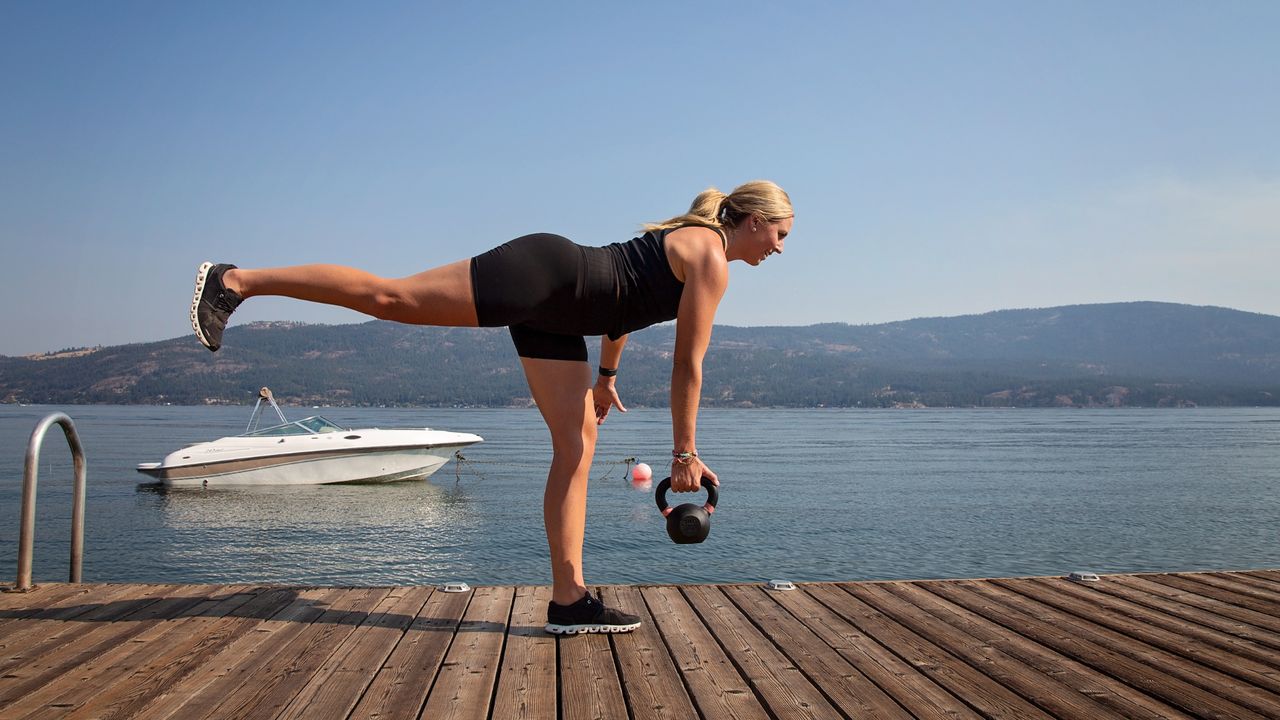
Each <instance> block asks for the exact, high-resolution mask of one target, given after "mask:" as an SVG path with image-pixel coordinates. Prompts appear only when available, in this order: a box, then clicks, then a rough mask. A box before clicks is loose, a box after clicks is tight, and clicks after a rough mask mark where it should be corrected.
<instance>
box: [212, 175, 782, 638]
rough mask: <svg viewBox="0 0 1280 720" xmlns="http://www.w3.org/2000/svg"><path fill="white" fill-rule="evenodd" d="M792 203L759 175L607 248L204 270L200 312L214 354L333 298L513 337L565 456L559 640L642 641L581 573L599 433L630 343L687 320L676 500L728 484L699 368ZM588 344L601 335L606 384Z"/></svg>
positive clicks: (552, 523) (555, 502)
mask: <svg viewBox="0 0 1280 720" xmlns="http://www.w3.org/2000/svg"><path fill="white" fill-rule="evenodd" d="M792 217H793V212H792V209H791V200H790V198H789V197H788V196H787V194H786V193H785V192H783V190H782V189H781V188H779V187H778V186H777V185H775V184H773V183H771V182H768V181H764V180H758V181H754V182H750V183H747V184H745V185H742V186H741V187H738V188H737V189H735V190H734V191H733V192H732V193H730V194H728V195H725V194H724V193H722V192H720V191H719V190H716V189H714V188H712V189H709V190H706V191H704V192H702V193H700V194H699V195H698V196H697V198H695V199H694V201H693V205H692V206H690V208H689V212H687V213H685V214H684V215H681V216H679V217H674V218H671V219H670V220H667V221H666V222H663V223H657V224H654V225H646V226H645V234H644V235H643V236H641V237H638V238H635V239H633V240H631V241H630V242H626V243H615V244H613V245H609V246H607V247H602V248H597V247H582V246H579V245H576V244H574V243H572V242H570V241H569V240H567V239H565V238H562V237H559V236H557V235H545V234H542V235H526V236H524V237H521V238H517V239H515V240H512V241H511V242H509V243H507V244H505V245H502V246H500V247H497V248H494V249H493V250H490V251H489V252H487V253H484V254H483V255H478V256H476V257H474V258H471V259H470V260H462V261H459V262H456V263H453V264H450V265H445V266H443V267H438V268H435V269H434V270H428V271H426V272H423V273H419V274H417V275H412V276H409V277H406V278H399V279H388V278H381V277H377V276H374V275H371V274H369V273H366V272H363V271H361V270H355V269H352V268H347V267H340V266H336V265H302V266H296V267H287V268H276V269H269V270H247V269H241V268H237V267H236V266H234V265H212V264H210V263H204V264H203V265H201V266H200V271H199V274H198V275H197V277H196V292H195V296H194V298H193V299H192V302H191V322H192V326H193V328H194V329H195V332H196V336H197V337H198V338H199V339H200V341H201V342H202V343H204V345H205V346H206V347H208V348H209V349H210V350H215V351H216V350H217V349H218V347H219V346H220V345H221V342H222V331H223V328H225V327H226V323H227V319H228V317H229V316H230V315H231V313H232V312H233V311H234V310H235V309H236V307H237V306H238V305H239V304H240V303H241V302H242V301H243V300H245V299H248V298H251V297H254V296H257V295H282V296H285V297H291V298H297V299H299V300H309V301H312V302H322V303H329V304H332V305H341V306H342V307H347V308H351V309H352V310H357V311H360V312H363V313H366V314H368V315H372V316H373V317H376V318H380V319H383V320H394V321H397V322H402V323H412V324H417V325H441V326H454V327H499V326H507V327H509V328H510V331H511V337H512V340H513V341H514V342H515V346H516V351H517V353H518V354H519V356H520V363H521V365H522V366H523V367H524V373H525V378H526V379H527V380H528V383H529V389H530V391H531V393H532V396H533V400H534V402H535V403H537V405H538V410H539V411H540V412H541V413H542V418H543V420H544V421H545V422H546V423H547V428H548V429H550V431H551V444H552V450H553V452H552V460H551V470H550V472H549V473H548V475H547V485H546V490H545V493H544V496H543V519H544V522H545V524H546V530H547V543H548V545H549V546H550V550H551V576H552V595H551V602H550V604H549V606H548V609H547V626H546V629H547V631H548V632H552V633H579V632H629V631H631V630H634V629H636V628H637V627H639V626H640V621H639V618H637V617H636V616H634V615H629V614H626V613H622V612H619V611H617V610H615V609H611V608H606V607H605V606H604V604H603V602H602V600H600V599H599V598H593V597H591V595H590V593H588V592H587V587H586V583H585V582H584V581H583V578H582V541H583V533H584V529H585V524H586V509H587V479H588V473H589V471H590V469H591V459H592V456H593V454H594V453H595V445H596V426H597V425H598V424H600V423H603V422H604V420H605V417H606V416H607V415H608V414H609V410H610V409H611V408H614V407H616V408H618V410H619V411H622V412H626V409H625V408H624V407H623V406H622V402H621V400H620V399H619V397H618V393H617V390H616V388H615V385H614V383H615V375H617V369H618V364H619V360H620V359H621V357H622V349H623V347H624V346H625V345H626V342H627V333H630V332H631V331H633V330H639V329H640V328H643V327H647V326H649V325H652V324H654V323H658V322H663V321H667V320H673V319H674V320H675V321H676V347H675V355H674V365H673V369H672V372H671V424H672V434H673V439H674V448H673V450H672V467H671V489H672V490H674V491H676V492H693V491H696V490H698V489H699V487H700V483H701V481H702V480H706V481H708V482H711V483H713V484H717V485H718V484H719V480H718V479H717V478H716V475H715V473H714V472H712V471H711V470H710V468H708V467H707V466H706V465H705V464H704V463H703V462H702V460H701V459H700V458H699V457H698V452H697V444H696V442H695V430H696V425H697V415H698V400H699V397H700V393H701V388H702V358H703V355H705V354H706V351H707V345H708V343H709V342H710V340H711V326H712V322H713V320H714V318H715V313H716V307H717V306H718V305H719V303H720V298H721V297H723V295H724V292H725V288H726V287H727V285H728V281H729V276H728V263H729V261H732V260H742V261H744V262H746V263H748V264H750V265H759V264H760V263H761V262H763V261H764V260H765V258H767V257H769V256H770V255H772V254H774V253H781V252H782V247H783V240H784V239H785V238H786V236H787V234H788V233H789V232H791V224H792ZM584 335H602V336H603V337H602V338H601V345H600V368H599V374H598V376H597V378H596V380H595V383H594V385H593V384H592V382H591V371H590V368H589V367H588V365H587V346H586V341H585V340H584V338H583V336H584Z"/></svg>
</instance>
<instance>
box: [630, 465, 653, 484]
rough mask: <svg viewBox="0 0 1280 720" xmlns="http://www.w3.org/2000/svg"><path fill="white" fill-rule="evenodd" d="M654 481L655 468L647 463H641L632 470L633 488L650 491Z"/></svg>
mask: <svg viewBox="0 0 1280 720" xmlns="http://www.w3.org/2000/svg"><path fill="white" fill-rule="evenodd" d="M651 480H653V468H651V467H649V466H648V465H646V464H645V463H639V464H638V465H636V466H635V467H633V468H631V487H633V488H635V489H636V490H648V489H649V486H650V485H651V483H650V481H651Z"/></svg>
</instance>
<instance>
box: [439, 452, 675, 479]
mask: <svg viewBox="0 0 1280 720" xmlns="http://www.w3.org/2000/svg"><path fill="white" fill-rule="evenodd" d="M453 459H454V464H453V476H454V481H455V482H462V475H463V472H464V471H465V472H466V473H467V474H468V475H474V476H475V477H477V478H479V479H480V480H486V479H487V478H486V477H485V473H484V469H483V468H482V467H480V466H482V465H492V466H494V469H495V470H498V469H503V470H505V469H508V468H509V469H520V470H541V471H543V472H546V470H547V464H546V463H525V462H511V461H507V460H472V459H471V458H469V457H467V456H465V455H463V454H462V451H461V450H455V451H454V453H453ZM638 462H639V460H638V459H637V458H635V457H625V458H619V459H617V460H606V461H603V464H604V470H603V472H602V473H601V474H600V475H599V476H597V477H596V478H594V480H595V481H597V482H599V481H602V480H608V479H610V477H611V476H612V475H613V473H614V471H615V470H617V469H618V468H619V467H622V468H623V473H622V479H623V480H626V479H628V478H629V477H630V475H631V467H632V466H633V465H635V464H637V463H638ZM593 466H594V464H593ZM667 467H670V463H668V464H667Z"/></svg>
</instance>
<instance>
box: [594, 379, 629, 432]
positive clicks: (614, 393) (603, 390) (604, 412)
mask: <svg viewBox="0 0 1280 720" xmlns="http://www.w3.org/2000/svg"><path fill="white" fill-rule="evenodd" d="M591 398H592V401H593V402H594V403H595V407H596V424H597V425H601V424H603V423H604V419H605V417H607V416H608V415H609V408H614V407H616V408H618V412H626V411H627V409H626V408H625V407H623V406H622V400H621V399H619V398H618V390H617V388H616V387H614V379H613V378H611V377H605V376H603V375H599V376H597V377H596V384H595V386H594V387H592V388H591Z"/></svg>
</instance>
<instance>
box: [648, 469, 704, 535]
mask: <svg viewBox="0 0 1280 720" xmlns="http://www.w3.org/2000/svg"><path fill="white" fill-rule="evenodd" d="M670 489H671V478H667V479H666V480H663V481H662V482H660V483H658V489H657V490H656V491H654V495H653V499H654V500H656V501H657V503H658V509H659V510H661V511H662V514H663V515H665V516H667V534H668V535H670V536H671V539H672V540H673V541H675V542H676V543H677V544H679V545H689V544H692V543H700V542H702V541H703V540H706V539H707V534H708V533H710V532H711V513H713V512H715V509H716V501H717V500H719V499H720V492H719V491H718V490H716V486H715V485H712V484H711V483H703V484H702V489H703V490H706V491H707V504H705V505H694V504H693V503H685V504H683V505H679V506H677V507H675V508H674V509H673V508H670V507H668V506H667V491H668V490H670Z"/></svg>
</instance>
